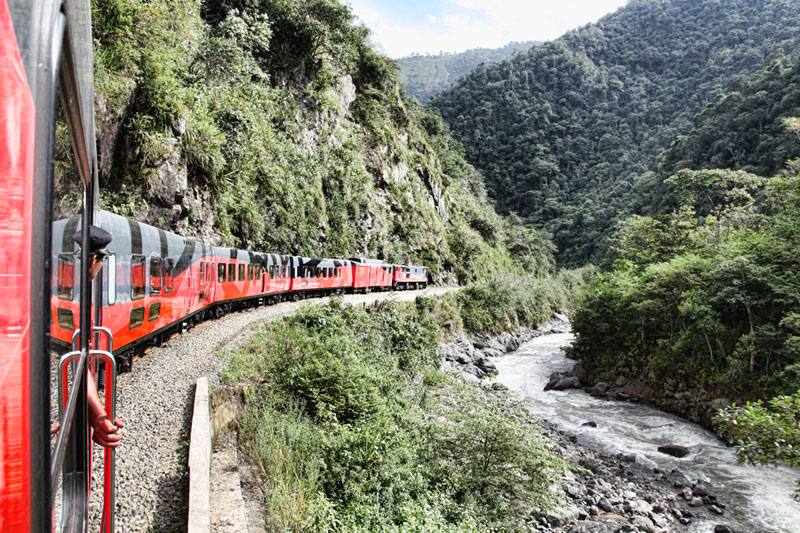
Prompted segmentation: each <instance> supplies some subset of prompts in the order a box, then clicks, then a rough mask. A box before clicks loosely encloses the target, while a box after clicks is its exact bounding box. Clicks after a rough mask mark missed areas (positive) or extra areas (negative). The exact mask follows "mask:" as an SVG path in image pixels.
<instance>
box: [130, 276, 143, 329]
mask: <svg viewBox="0 0 800 533" xmlns="http://www.w3.org/2000/svg"><path fill="white" fill-rule="evenodd" d="M142 269H144V264H142ZM142 324H144V307H137V308H136V309H131V321H130V324H129V325H128V327H129V328H130V329H133V328H138V327H139V326H141V325H142Z"/></svg>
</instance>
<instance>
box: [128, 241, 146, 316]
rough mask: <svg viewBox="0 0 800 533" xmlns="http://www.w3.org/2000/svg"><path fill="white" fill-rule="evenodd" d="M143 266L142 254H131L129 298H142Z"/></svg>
mask: <svg viewBox="0 0 800 533" xmlns="http://www.w3.org/2000/svg"><path fill="white" fill-rule="evenodd" d="M144 266H145V257H144V256H143V255H132V256H131V300H140V299H142V298H144V292H145V284H144V270H145V269H144ZM142 313H144V312H142Z"/></svg>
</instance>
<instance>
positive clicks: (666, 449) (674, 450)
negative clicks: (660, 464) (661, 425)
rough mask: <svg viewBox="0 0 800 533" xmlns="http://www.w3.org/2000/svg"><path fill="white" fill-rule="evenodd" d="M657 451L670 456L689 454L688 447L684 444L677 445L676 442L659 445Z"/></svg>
mask: <svg viewBox="0 0 800 533" xmlns="http://www.w3.org/2000/svg"><path fill="white" fill-rule="evenodd" d="M658 451H659V452H661V453H665V454H667V455H671V456H672V457H677V458H681V457H686V456H687V455H689V451H690V450H689V448H686V447H685V446H678V445H677V444H667V445H665V446H659V447H658Z"/></svg>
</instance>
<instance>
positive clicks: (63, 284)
mask: <svg viewBox="0 0 800 533" xmlns="http://www.w3.org/2000/svg"><path fill="white" fill-rule="evenodd" d="M74 280H75V257H73V255H72V254H60V255H59V256H58V297H59V299H61V300H72V288H73V286H74V284H75V283H74Z"/></svg>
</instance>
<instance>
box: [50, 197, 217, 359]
mask: <svg viewBox="0 0 800 533" xmlns="http://www.w3.org/2000/svg"><path fill="white" fill-rule="evenodd" d="M94 222H95V225H97V226H99V227H102V228H103V229H105V230H107V231H108V232H110V233H111V235H112V236H113V240H112V241H111V243H110V244H109V245H108V248H107V251H108V256H107V257H105V259H104V262H103V269H102V270H101V281H100V283H99V284H100V287H101V289H100V294H99V297H100V298H99V303H100V306H101V317H100V321H99V323H100V324H102V325H103V327H105V328H107V329H109V330H110V331H111V334H112V336H113V338H114V353H115V354H116V355H117V358H118V359H119V362H120V364H121V365H122V367H123V368H126V367H127V368H129V367H130V365H131V364H132V355H133V349H134V348H135V347H137V346H139V345H141V344H145V343H155V344H158V343H160V342H161V341H162V340H163V339H164V338H165V337H166V336H168V335H169V334H170V333H171V332H172V330H173V329H176V328H177V329H186V327H187V326H188V325H189V323H190V322H189V321H199V320H202V319H203V318H204V310H205V309H206V308H207V307H208V306H209V305H211V304H212V303H213V302H214V293H215V290H214V289H215V287H214V283H213V278H212V277H211V276H209V274H208V273H209V272H212V271H213V268H214V267H213V265H214V258H213V256H212V255H211V247H209V246H207V245H205V244H203V243H202V242H199V241H196V240H194V239H188V238H185V237H182V236H180V235H177V234H175V233H172V232H169V231H165V230H163V229H159V228H156V227H153V226H150V225H148V224H143V223H141V222H137V221H135V220H131V219H128V218H124V217H121V216H119V215H115V214H113V213H109V212H107V211H99V212H97V213H96V214H95V219H94ZM79 224H80V218H79V217H74V218H71V219H68V220H60V221H56V222H54V223H53V248H52V257H53V258H52V264H53V265H54V271H55V272H54V275H53V278H52V285H51V294H52V296H51V304H52V307H53V311H52V313H53V317H54V320H53V322H52V325H51V337H52V339H53V340H54V341H55V342H56V343H58V344H60V345H61V346H63V347H65V348H66V347H69V346H70V344H71V341H72V335H73V333H74V331H75V329H76V324H77V323H79V321H78V320H77V319H76V317H77V309H78V308H79V307H80V296H79V295H80V279H79V276H78V273H79V272H80V266H81V261H80V257H79V256H78V255H77V249H78V247H77V246H76V245H75V242H74V241H73V238H72V236H73V234H74V233H75V231H76V228H78V227H79Z"/></svg>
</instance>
